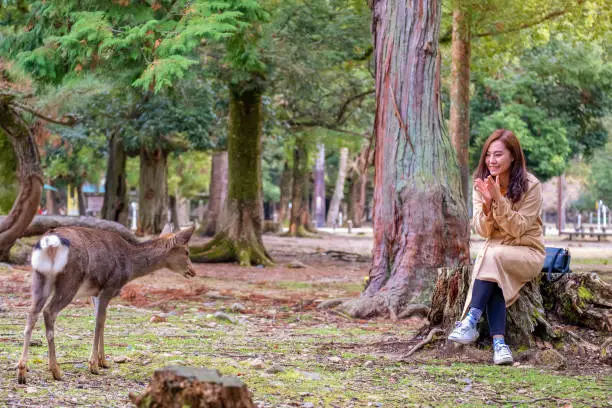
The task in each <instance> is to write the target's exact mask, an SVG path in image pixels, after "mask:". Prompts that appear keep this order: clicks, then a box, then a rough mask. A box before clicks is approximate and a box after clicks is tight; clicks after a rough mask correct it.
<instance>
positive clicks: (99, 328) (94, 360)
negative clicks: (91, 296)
mask: <svg viewBox="0 0 612 408" xmlns="http://www.w3.org/2000/svg"><path fill="white" fill-rule="evenodd" d="M110 300H111V296H108V294H106V293H105V292H104V291H103V292H101V293H100V295H98V298H97V300H96V301H94V304H95V306H96V328H95V330H94V341H93V347H92V348H91V355H90V356H89V371H91V373H92V374H100V370H98V366H99V362H100V358H99V356H100V354H99V353H100V351H99V350H100V343H101V341H102V342H103V341H104V340H101V338H102V333H103V332H104V322H105V321H106V308H107V307H108V303H109V302H110ZM102 353H104V347H102Z"/></svg>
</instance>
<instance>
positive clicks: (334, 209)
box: [327, 147, 349, 227]
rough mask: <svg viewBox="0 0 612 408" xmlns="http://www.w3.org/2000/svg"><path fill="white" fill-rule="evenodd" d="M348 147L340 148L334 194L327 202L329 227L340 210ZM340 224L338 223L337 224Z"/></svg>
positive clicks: (335, 219)
mask: <svg viewBox="0 0 612 408" xmlns="http://www.w3.org/2000/svg"><path fill="white" fill-rule="evenodd" d="M348 154H349V151H348V148H347V147H343V148H341V149H340V163H339V164H338V177H337V178H336V186H335V187H334V195H333V196H332V199H331V202H330V203H329V211H328V212H327V226H329V227H331V226H332V225H334V224H335V223H336V222H337V220H338V211H339V210H340V201H342V199H343V198H344V180H345V179H346V167H347V163H348ZM339 226H340V225H339Z"/></svg>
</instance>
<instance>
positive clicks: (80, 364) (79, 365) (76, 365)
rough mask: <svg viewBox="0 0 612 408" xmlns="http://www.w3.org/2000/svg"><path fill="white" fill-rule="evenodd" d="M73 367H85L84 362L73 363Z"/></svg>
mask: <svg viewBox="0 0 612 408" xmlns="http://www.w3.org/2000/svg"><path fill="white" fill-rule="evenodd" d="M73 367H74V368H85V364H83V363H76V364H74V365H73Z"/></svg>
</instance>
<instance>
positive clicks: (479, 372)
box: [0, 238, 612, 407]
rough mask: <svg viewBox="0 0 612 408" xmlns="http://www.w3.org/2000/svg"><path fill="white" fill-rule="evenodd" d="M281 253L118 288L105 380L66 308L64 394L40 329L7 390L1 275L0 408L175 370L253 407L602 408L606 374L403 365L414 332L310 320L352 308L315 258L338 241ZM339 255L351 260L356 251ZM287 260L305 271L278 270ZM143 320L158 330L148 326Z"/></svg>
mask: <svg viewBox="0 0 612 408" xmlns="http://www.w3.org/2000/svg"><path fill="white" fill-rule="evenodd" d="M343 240H344V241H346V238H343ZM355 240H357V238H355ZM283 242H285V243H286V244H285V245H284V246H283V248H284V249H283V251H278V250H277V252H276V253H274V252H273V255H274V256H275V258H276V259H277V261H278V265H277V266H275V267H273V268H265V269H264V268H261V269H260V268H240V267H238V266H235V265H211V266H209V265H199V266H198V275H197V276H196V277H195V278H193V279H191V280H186V279H183V278H182V277H180V276H178V275H172V274H170V272H167V271H158V272H156V273H155V274H154V275H151V276H149V277H145V278H143V279H140V280H138V281H135V282H133V283H131V284H129V285H128V286H127V287H126V288H125V289H124V291H123V292H122V295H121V297H120V298H117V299H116V300H114V301H113V303H112V304H111V307H110V309H109V319H108V321H107V325H106V332H105V333H106V336H105V337H106V345H107V347H106V353H107V355H108V356H109V359H110V361H111V367H110V368H109V369H107V370H102V372H101V374H100V375H98V376H96V375H93V374H90V373H89V371H88V369H87V359H88V356H89V351H90V347H91V345H90V342H91V341H92V337H93V333H92V330H93V317H92V307H91V305H89V304H87V303H86V302H83V301H77V302H75V303H73V304H72V305H70V306H69V307H68V308H66V309H65V310H64V311H63V312H62V313H61V315H60V317H59V318H58V322H57V328H56V344H57V349H58V360H59V362H60V365H61V368H62V369H63V371H64V375H65V378H64V381H61V382H57V381H53V380H52V377H51V375H50V373H49V371H48V370H47V367H46V358H47V346H46V340H45V338H44V332H43V330H42V328H41V325H42V323H41V322H39V324H38V325H37V329H36V330H35V334H34V336H33V347H31V349H30V350H31V354H30V362H29V368H30V370H29V373H28V384H27V385H25V386H21V385H18V384H17V381H16V375H15V365H16V362H17V361H18V359H19V355H20V352H21V341H22V336H23V335H22V332H23V327H24V323H25V313H26V310H27V307H28V305H29V294H28V286H29V279H30V277H29V272H28V271H27V269H24V270H22V269H13V270H9V269H7V268H3V267H0V299H2V301H3V303H4V306H5V308H6V309H7V310H5V311H4V312H0V406H36V407H38V406H40V407H50V406H51V407H57V406H118V407H121V406H130V403H129V399H128V394H129V393H130V392H132V393H135V394H140V393H142V392H143V390H144V388H145V386H146V384H148V382H149V380H150V378H151V375H152V373H153V371H154V370H155V369H157V368H160V367H164V366H167V365H175V364H178V365H188V366H195V367H206V368H214V369H217V370H219V371H221V373H222V374H224V375H232V376H238V377H240V378H241V379H242V381H243V382H245V383H246V384H247V386H248V388H249V390H250V391H251V392H252V393H253V399H254V400H255V401H256V403H257V405H258V406H259V407H296V406H303V407H334V406H335V407H366V406H374V407H406V406H423V407H425V406H432V407H437V406H466V407H468V406H469V407H475V406H508V407H510V406H524V407H527V406H529V407H532V406H545V407H557V406H565V407H570V406H572V407H603V406H610V405H612V397H611V396H610V393H609V390H610V389H611V388H612V380H611V378H612V377H611V374H612V371H611V370H610V368H609V367H606V366H601V365H599V366H590V367H589V366H585V367H582V368H581V367H580V366H577V365H571V364H569V365H568V367H569V368H568V369H566V370H550V369H547V368H545V367H540V366H533V365H527V364H520V365H518V366H514V367H495V366H493V365H492V364H491V363H490V359H491V351H490V350H489V349H487V348H480V349H477V348H470V349H467V350H466V351H465V352H464V353H462V354H460V355H453V356H447V357H445V356H443V355H441V354H440V353H438V352H437V351H436V350H434V349H427V350H425V351H423V352H419V353H417V354H416V355H415V356H414V357H413V358H411V359H409V360H408V361H400V357H401V356H402V354H403V353H405V352H406V351H407V350H408V348H409V347H410V346H411V345H412V344H414V342H415V341H414V340H413V336H414V335H415V334H416V333H417V332H418V330H419V328H420V327H422V326H423V324H424V323H425V322H424V321H423V320H422V319H418V318H413V319H407V320H403V321H401V322H400V323H396V322H392V321H390V320H386V319H376V320H368V321H362V320H354V319H348V318H346V317H345V316H343V315H341V314H336V313H334V312H331V311H321V310H318V309H316V307H315V306H316V304H317V303H318V301H319V300H322V299H327V298H337V297H353V296H357V295H358V294H359V292H360V290H361V285H362V280H363V276H365V275H367V269H368V265H367V264H360V263H347V262H340V261H333V260H330V259H328V258H327V257H325V256H322V255H320V253H321V249H322V248H323V247H325V248H327V247H334V246H335V245H336V246H337V247H334V248H335V249H338V248H340V247H342V245H343V244H342V243H340V242H335V241H334V242H331V243H330V245H326V244H325V243H324V242H322V241H321V240H310V241H299V240H296V241H292V240H290V241H283ZM293 245H297V246H299V248H300V250H301V252H299V254H298V255H296V254H295V253H293V252H296V251H294V250H293V249H292V248H293ZM309 245H310V246H309ZM345 245H346V244H345ZM349 245H353V246H352V247H351V248H353V250H354V248H359V245H360V244H359V243H358V242H357V243H355V242H352V243H350V244H349ZM268 246H269V247H272V246H271V245H270V243H268ZM294 249H295V248H294ZM349 250H350V249H349ZM289 254H291V255H289ZM295 258H297V259H299V260H300V261H302V262H303V263H305V264H306V265H307V267H306V268H303V269H289V268H287V267H285V266H284V265H285V264H286V263H287V262H288V261H290V260H292V259H295ZM583 259H587V260H588V262H585V264H584V265H586V266H585V267H588V268H593V267H595V268H598V267H599V266H598V265H600V264H597V262H596V261H593V260H597V259H600V258H599V257H597V256H595V257H591V258H583ZM602 259H603V258H602ZM604 260H605V259H604ZM575 262H576V263H577V265H578V264H579V261H576V260H575ZM236 303H240V305H242V306H243V310H240V311H239V310H237V308H238V306H237V305H235V304H236ZM232 306H234V308H233V309H232ZM233 310H235V311H233ZM216 312H223V313H225V314H226V315H227V316H229V318H231V320H232V322H229V321H227V320H226V319H225V318H224V317H223V316H221V317H215V316H214V314H215V313H216ZM152 316H160V317H161V319H158V320H162V321H161V322H157V323H152V322H151V318H152ZM593 364H595V363H593Z"/></svg>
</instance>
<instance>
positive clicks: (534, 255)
mask: <svg viewBox="0 0 612 408" xmlns="http://www.w3.org/2000/svg"><path fill="white" fill-rule="evenodd" d="M528 183H529V184H528V187H527V192H526V193H525V194H523V197H522V198H521V199H520V200H519V202H517V203H516V204H513V203H512V202H511V201H510V200H509V199H508V198H506V197H503V198H502V199H501V200H500V201H499V202H494V203H493V204H492V205H491V211H490V212H489V214H488V215H485V214H484V212H483V210H482V205H483V203H484V200H483V199H482V197H481V196H480V194H479V193H478V191H476V189H474V200H473V204H474V205H473V208H474V217H473V219H472V226H473V227H474V229H475V230H476V232H477V233H478V234H479V235H481V236H482V237H484V238H486V239H487V241H486V242H485V245H484V247H483V248H482V250H481V251H480V253H479V254H478V257H477V258H476V263H475V264H474V270H473V272H472V284H471V285H470V289H469V292H468V296H467V299H466V302H465V307H464V312H463V314H464V315H465V313H466V312H467V310H468V309H469V305H470V302H471V299H472V288H473V287H474V281H475V280H476V279H480V280H484V281H490V282H497V284H498V285H499V287H500V288H501V289H502V292H503V293H504V299H505V300H506V307H508V306H510V305H511V304H513V303H514V302H515V301H516V300H517V299H518V297H519V291H520V290H521V288H522V287H523V285H525V283H527V282H529V281H531V280H532V279H533V278H535V277H536V276H538V275H539V274H540V272H541V271H542V266H543V265H544V256H545V253H546V252H545V250H544V236H543V233H542V219H541V218H540V213H541V211H542V186H541V184H540V182H539V181H538V179H537V178H536V177H535V176H534V175H532V174H528Z"/></svg>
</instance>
